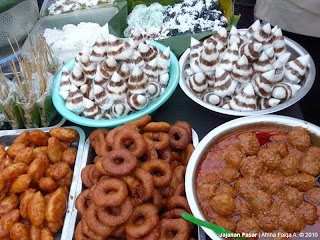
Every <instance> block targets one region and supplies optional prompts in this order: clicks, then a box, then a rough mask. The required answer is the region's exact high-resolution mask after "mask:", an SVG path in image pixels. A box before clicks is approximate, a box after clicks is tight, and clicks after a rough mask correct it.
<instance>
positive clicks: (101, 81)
mask: <svg viewBox="0 0 320 240" xmlns="http://www.w3.org/2000/svg"><path fill="white" fill-rule="evenodd" d="M108 82H109V80H108V79H105V78H103V77H102V76H101V74H100V73H99V72H97V73H96V76H95V77H94V80H93V84H94V85H99V86H100V87H102V88H106V87H107V84H108Z"/></svg>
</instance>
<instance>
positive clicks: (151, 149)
mask: <svg viewBox="0 0 320 240" xmlns="http://www.w3.org/2000/svg"><path fill="white" fill-rule="evenodd" d="M150 121H151V117H150V116H148V115H145V116H143V117H142V118H141V119H139V120H136V121H133V122H128V123H126V124H125V125H123V126H120V127H117V128H115V129H113V130H111V131H109V130H107V129H97V130H95V131H94V132H92V133H91V135H90V137H89V139H90V144H91V146H92V147H93V149H94V150H95V152H96V154H97V156H96V157H95V158H94V160H93V161H94V164H90V165H87V166H86V167H85V168H84V169H83V170H82V173H81V179H82V183H83V184H84V185H85V186H86V187H87V189H86V190H84V191H82V193H81V194H80V195H79V196H78V197H77V199H76V205H75V206H76V208H77V210H78V215H80V216H81V220H80V221H79V223H78V225H77V227H76V230H75V239H76V240H79V239H83V238H94V239H105V238H107V237H114V238H117V239H153V240H156V239H160V238H161V239H164V238H167V237H169V238H172V239H181V240H184V239H186V240H187V239H194V238H193V237H192V236H191V233H192V229H193V225H192V224H191V223H189V222H187V221H186V220H184V219H183V218H182V217H181V213H183V212H189V213H190V208H189V205H188V202H187V199H186V198H185V188H184V174H185V170H186V165H187V163H188V160H189V158H190V156H191V154H192V152H193V150H194V147H193V145H192V143H191V139H192V129H191V127H190V125H189V124H188V123H187V122H184V121H178V122H176V123H175V124H173V125H170V124H168V123H166V122H150Z"/></svg>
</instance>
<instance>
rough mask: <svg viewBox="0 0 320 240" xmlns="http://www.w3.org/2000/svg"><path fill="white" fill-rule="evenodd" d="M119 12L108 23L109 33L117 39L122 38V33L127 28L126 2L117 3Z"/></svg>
mask: <svg viewBox="0 0 320 240" xmlns="http://www.w3.org/2000/svg"><path fill="white" fill-rule="evenodd" d="M117 4H118V7H119V12H118V13H117V14H116V15H114V17H113V18H112V19H111V20H110V21H109V23H108V25H109V32H110V33H111V34H113V35H115V36H117V37H123V32H124V30H125V29H126V28H127V26H128V24H127V16H128V9H127V2H126V1H119V0H118V1H117Z"/></svg>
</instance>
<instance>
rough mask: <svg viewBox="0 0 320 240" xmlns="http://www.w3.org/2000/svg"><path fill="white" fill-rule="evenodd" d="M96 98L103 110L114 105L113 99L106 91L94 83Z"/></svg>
mask: <svg viewBox="0 0 320 240" xmlns="http://www.w3.org/2000/svg"><path fill="white" fill-rule="evenodd" d="M93 93H94V100H95V101H96V103H98V105H99V107H100V108H101V109H102V110H108V109H110V108H111V106H112V105H113V101H112V100H111V99H110V98H109V97H108V96H107V93H106V91H105V90H104V89H103V88H102V87H100V86H98V85H93Z"/></svg>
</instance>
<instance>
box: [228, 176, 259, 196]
mask: <svg viewBox="0 0 320 240" xmlns="http://www.w3.org/2000/svg"><path fill="white" fill-rule="evenodd" d="M234 187H235V189H236V191H237V192H238V193H239V195H240V196H241V197H243V198H244V199H246V198H247V197H248V196H249V194H250V193H251V192H253V191H256V190H259V189H261V187H260V185H259V184H258V182H257V181H256V179H254V178H253V177H243V178H240V179H239V180H238V181H236V183H235V185H234Z"/></svg>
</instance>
